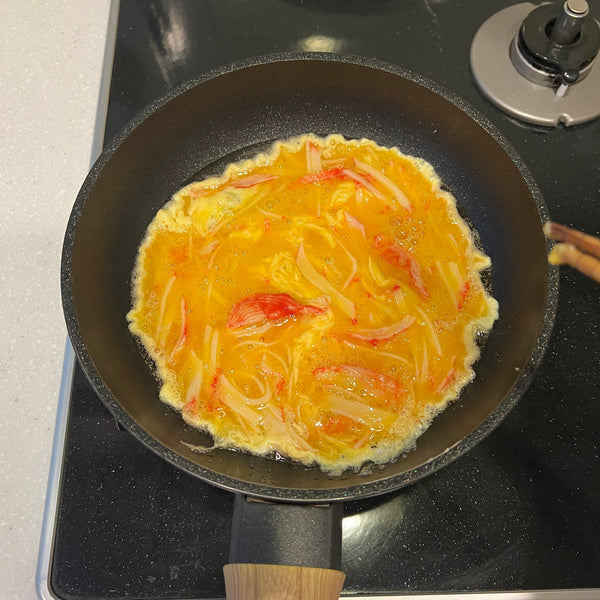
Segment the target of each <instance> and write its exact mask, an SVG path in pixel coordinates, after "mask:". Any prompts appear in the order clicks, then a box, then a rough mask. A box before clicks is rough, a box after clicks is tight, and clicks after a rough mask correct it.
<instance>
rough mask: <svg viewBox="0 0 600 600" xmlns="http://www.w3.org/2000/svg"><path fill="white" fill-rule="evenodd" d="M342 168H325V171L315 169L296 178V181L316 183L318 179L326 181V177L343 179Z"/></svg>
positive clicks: (303, 183)
mask: <svg viewBox="0 0 600 600" xmlns="http://www.w3.org/2000/svg"><path fill="white" fill-rule="evenodd" d="M345 177H346V176H345V174H344V169H343V168H342V167H333V168H331V169H326V170H325V171H316V172H315V173H309V174H308V175H304V176H303V177H300V179H298V181H297V183H300V184H302V185H305V184H308V183H316V182H318V181H326V180H327V179H344V178H345Z"/></svg>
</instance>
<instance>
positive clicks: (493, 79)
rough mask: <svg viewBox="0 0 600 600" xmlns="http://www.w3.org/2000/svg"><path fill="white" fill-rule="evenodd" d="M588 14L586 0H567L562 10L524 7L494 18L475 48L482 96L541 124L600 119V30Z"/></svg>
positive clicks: (473, 64)
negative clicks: (599, 64) (598, 58)
mask: <svg viewBox="0 0 600 600" xmlns="http://www.w3.org/2000/svg"><path fill="white" fill-rule="evenodd" d="M587 15H588V7H587V2H585V0H567V2H565V4H564V7H563V10H562V11H561V9H560V8H558V7H557V6H556V5H554V4H542V5H541V6H539V7H536V6H535V5H533V4H529V3H523V4H516V5H514V6H510V7H508V8H506V9H504V10H502V11H500V12H498V13H496V14H495V15H492V17H490V18H489V19H488V20H487V21H486V22H485V23H484V24H483V25H482V26H481V27H480V29H479V31H478V32H477V34H476V35H475V37H474V39H473V43H472V45H471V70H472V72H473V76H474V77H475V80H476V82H477V84H478V86H479V88H480V89H481V91H482V93H483V94H484V95H485V96H486V97H487V98H488V99H489V100H490V101H491V102H492V103H493V104H495V105H496V106H498V107H499V108H500V109H502V110H504V111H505V112H507V113H508V114H510V115H512V116H514V117H516V118H518V119H521V120H523V121H526V122H530V123H535V124H538V125H545V126H557V125H559V123H564V124H565V125H578V124H581V123H586V122H588V121H590V120H592V119H595V118H596V117H598V116H600V103H599V102H598V98H599V97H600V67H597V68H596V69H595V70H594V69H592V67H593V65H594V59H595V57H596V55H597V54H598V48H599V47H600V29H599V27H598V24H597V23H596V21H594V20H593V19H592V18H587V19H586V17H587ZM557 40H558V41H557Z"/></svg>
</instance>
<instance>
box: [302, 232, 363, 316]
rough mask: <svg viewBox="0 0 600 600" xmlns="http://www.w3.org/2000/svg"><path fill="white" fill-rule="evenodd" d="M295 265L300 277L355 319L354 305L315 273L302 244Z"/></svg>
mask: <svg viewBox="0 0 600 600" xmlns="http://www.w3.org/2000/svg"><path fill="white" fill-rule="evenodd" d="M296 264H297V265H298V269H300V272H301V273H302V275H304V277H306V279H308V281H310V282H311V283H312V284H313V285H314V286H315V287H316V288H317V289H318V290H320V291H321V292H323V293H324V294H326V295H327V296H329V297H330V298H331V300H332V302H333V303H334V304H336V305H337V306H339V308H341V309H342V311H343V312H344V313H345V314H346V315H348V316H349V317H350V318H351V319H355V318H356V306H354V303H353V302H352V301H351V300H349V299H348V298H346V296H344V295H343V294H342V293H341V292H339V291H338V290H336V289H335V288H334V287H333V286H332V285H331V284H330V283H329V282H328V281H327V279H325V277H323V276H322V275H320V274H319V273H317V271H316V269H315V268H314V267H313V266H312V265H311V264H310V261H309V260H308V258H307V256H306V253H305V252H304V244H302V243H301V244H300V246H299V247H298V254H297V256H296Z"/></svg>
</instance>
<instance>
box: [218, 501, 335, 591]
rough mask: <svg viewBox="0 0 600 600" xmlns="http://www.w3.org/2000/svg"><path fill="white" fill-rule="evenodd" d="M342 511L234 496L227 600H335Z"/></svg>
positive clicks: (322, 505)
mask: <svg viewBox="0 0 600 600" xmlns="http://www.w3.org/2000/svg"><path fill="white" fill-rule="evenodd" d="M342 517H343V505H342V504H341V503H340V502H334V503H329V504H306V503H304V504H298V503H296V504H294V503H290V502H270V501H265V500H260V499H257V498H252V497H247V496H243V495H242V494H236V496H235V502H234V508H233V523H232V531H231V546H230V549H229V563H230V564H228V565H226V566H225V567H224V568H223V572H224V575H225V588H226V592H227V600H268V599H270V598H277V600H337V598H339V595H340V593H341V590H342V585H343V583H344V578H345V575H344V573H342V572H341V571H340V570H339V569H340V568H341V562H342V559H341V554H342V552H341V551H342Z"/></svg>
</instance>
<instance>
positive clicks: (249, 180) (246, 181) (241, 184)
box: [231, 173, 277, 188]
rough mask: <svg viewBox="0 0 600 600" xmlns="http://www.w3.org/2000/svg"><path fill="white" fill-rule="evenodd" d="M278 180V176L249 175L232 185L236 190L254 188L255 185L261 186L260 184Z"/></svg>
mask: <svg viewBox="0 0 600 600" xmlns="http://www.w3.org/2000/svg"><path fill="white" fill-rule="evenodd" d="M274 179H277V175H267V174H263V173H256V174H254V175H248V176H247V177H242V178H241V179H237V180H235V181H233V182H232V183H231V185H232V186H233V187H235V188H249V187H254V186H255V185H259V184H260V183H266V182H267V181H273V180H274Z"/></svg>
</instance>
